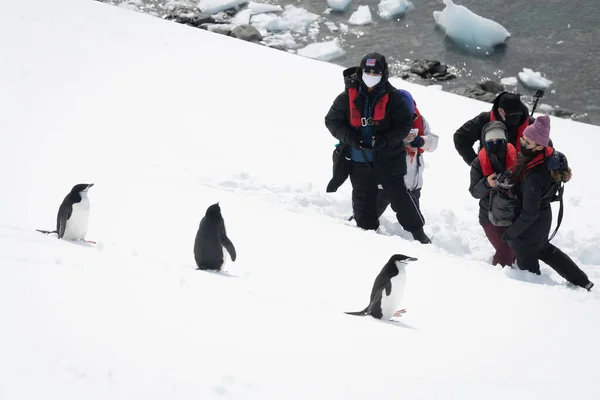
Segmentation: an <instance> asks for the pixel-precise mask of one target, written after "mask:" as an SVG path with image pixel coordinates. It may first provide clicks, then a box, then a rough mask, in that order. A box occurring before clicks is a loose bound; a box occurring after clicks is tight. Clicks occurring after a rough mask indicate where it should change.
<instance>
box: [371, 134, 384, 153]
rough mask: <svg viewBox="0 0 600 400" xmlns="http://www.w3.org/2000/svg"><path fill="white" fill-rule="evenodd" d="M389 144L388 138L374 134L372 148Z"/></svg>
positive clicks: (381, 147) (379, 147) (378, 148)
mask: <svg viewBox="0 0 600 400" xmlns="http://www.w3.org/2000/svg"><path fill="white" fill-rule="evenodd" d="M385 146H387V140H385V138H384V137H383V136H373V138H372V140H371V148H372V149H373V150H380V149H383V148H384V147H385Z"/></svg>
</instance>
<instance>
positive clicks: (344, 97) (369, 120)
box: [325, 53, 431, 243]
mask: <svg viewBox="0 0 600 400" xmlns="http://www.w3.org/2000/svg"><path fill="white" fill-rule="evenodd" d="M343 76H344V83H345V90H344V91H343V92H342V93H340V94H339V95H338V96H337V97H336V99H335V100H334V102H333V105H332V106H331V108H330V109H329V112H328V113H327V115H326V116H325V126H326V127H327V129H328V130H329V131H330V133H331V135H332V136H334V137H335V138H336V139H338V140H339V141H340V142H341V143H340V144H341V145H342V146H348V147H350V150H349V151H348V152H347V153H349V158H350V159H351V163H350V167H349V168H348V169H349V173H350V182H351V183H352V211H353V215H354V219H355V221H356V224H357V226H358V227H360V228H362V229H365V230H377V229H378V228H379V218H378V216H377V193H378V188H380V189H383V191H384V192H385V195H386V197H387V198H388V199H389V201H390V204H391V207H392V210H394V212H395V213H396V218H397V219H398V222H399V223H400V225H402V227H403V228H404V229H405V230H406V231H408V232H411V233H412V235H413V237H414V239H415V240H418V241H419V242H421V243H431V240H430V239H429V237H427V235H426V234H425V231H424V230H423V226H424V224H425V219H424V218H423V215H422V214H421V212H420V211H419V208H418V207H417V206H416V204H415V202H414V200H413V198H412V197H411V195H410V193H409V191H408V190H407V188H406V186H405V184H404V175H406V149H405V143H404V139H405V138H406V136H407V135H408V134H409V133H410V130H411V129H412V127H413V114H412V113H411V111H410V108H409V106H408V104H407V102H406V101H405V100H404V98H403V97H402V95H401V94H400V93H399V92H398V90H397V89H396V88H395V87H394V86H392V84H391V83H390V82H389V81H388V77H389V69H388V64H387V61H386V59H385V57H384V56H383V55H382V54H379V53H369V54H367V55H365V56H364V57H363V58H362V60H361V61H360V65H359V67H352V68H347V69H346V70H344V72H343ZM341 153H342V154H346V152H344V151H341ZM341 165H345V163H343V164H342V163H341ZM334 169H335V168H334ZM344 169H345V168H344ZM328 186H329V185H328ZM332 186H334V185H332ZM330 189H332V190H333V187H332V188H330ZM328 190H329V189H328Z"/></svg>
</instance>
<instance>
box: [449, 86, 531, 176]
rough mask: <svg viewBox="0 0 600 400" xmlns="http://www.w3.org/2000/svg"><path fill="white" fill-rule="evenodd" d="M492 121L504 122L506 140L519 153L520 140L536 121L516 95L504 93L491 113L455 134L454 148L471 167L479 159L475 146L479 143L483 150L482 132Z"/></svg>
mask: <svg viewBox="0 0 600 400" xmlns="http://www.w3.org/2000/svg"><path fill="white" fill-rule="evenodd" d="M491 121H502V122H503V123H504V125H505V126H506V140H507V142H508V143H510V144H512V145H513V146H514V147H515V149H516V150H517V153H519V152H520V147H521V145H520V138H521V137H522V136H523V132H524V131H525V128H526V127H527V126H529V125H531V124H533V122H534V121H535V118H533V117H531V116H529V110H528V109H527V106H526V105H525V104H523V102H522V101H521V97H520V95H519V94H516V93H508V92H502V93H500V94H499V95H498V96H496V99H494V103H493V105H492V109H491V111H484V112H482V113H480V114H479V115H477V116H476V117H475V118H473V119H471V120H469V121H467V122H466V123H465V124H464V125H463V126H461V127H460V128H459V129H458V130H457V131H456V132H455V133H454V147H455V148H456V150H457V151H458V154H459V155H460V156H461V157H462V158H463V160H464V161H465V162H466V163H467V164H468V165H471V163H472V162H473V160H474V159H476V158H477V153H476V152H475V150H473V145H474V144H475V143H476V142H477V141H479V148H480V149H481V148H483V147H484V146H483V141H482V140H481V138H482V130H483V127H484V126H485V125H486V124H487V123H488V122H491Z"/></svg>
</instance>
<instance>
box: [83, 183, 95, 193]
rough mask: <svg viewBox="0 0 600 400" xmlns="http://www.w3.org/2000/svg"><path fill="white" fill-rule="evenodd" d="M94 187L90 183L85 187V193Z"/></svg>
mask: <svg viewBox="0 0 600 400" xmlns="http://www.w3.org/2000/svg"><path fill="white" fill-rule="evenodd" d="M92 186H94V184H93V183H90V184H89V185H87V187H86V188H85V191H86V192H87V191H88V190H90V188H91V187H92Z"/></svg>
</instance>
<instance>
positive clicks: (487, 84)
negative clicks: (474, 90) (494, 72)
mask: <svg viewBox="0 0 600 400" xmlns="http://www.w3.org/2000/svg"><path fill="white" fill-rule="evenodd" d="M477 86H479V87H480V88H481V89H482V90H484V91H486V92H489V93H494V94H498V93H500V92H503V91H504V90H506V89H505V88H504V85H502V84H500V83H498V82H494V81H489V80H488V81H484V82H479V83H478V84H477Z"/></svg>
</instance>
